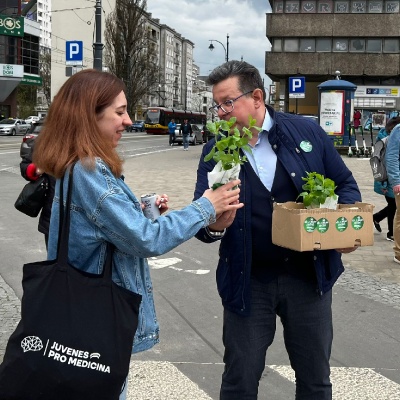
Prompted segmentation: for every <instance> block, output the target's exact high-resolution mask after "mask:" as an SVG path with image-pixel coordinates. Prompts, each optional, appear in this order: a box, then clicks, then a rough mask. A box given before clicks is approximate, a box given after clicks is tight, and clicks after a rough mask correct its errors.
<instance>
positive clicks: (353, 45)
mask: <svg viewBox="0 0 400 400" xmlns="http://www.w3.org/2000/svg"><path fill="white" fill-rule="evenodd" d="M350 52H352V53H357V52H359V53H364V52H365V40H364V39H358V38H357V39H351V40H350Z"/></svg>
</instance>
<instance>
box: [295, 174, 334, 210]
mask: <svg viewBox="0 0 400 400" xmlns="http://www.w3.org/2000/svg"><path fill="white" fill-rule="evenodd" d="M301 179H303V181H305V182H306V183H305V184H304V185H303V186H302V188H303V190H304V192H301V193H300V194H299V195H298V197H297V198H299V197H303V204H304V205H305V207H319V206H320V205H321V204H324V203H325V201H326V199H328V198H332V199H334V200H337V198H338V196H337V195H336V194H335V189H336V186H335V182H334V181H333V180H332V179H329V178H325V177H324V176H323V175H321V174H318V173H316V172H307V176H306V177H302V178H301Z"/></svg>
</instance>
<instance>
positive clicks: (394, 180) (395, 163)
mask: <svg viewBox="0 0 400 400" xmlns="http://www.w3.org/2000/svg"><path fill="white" fill-rule="evenodd" d="M399 157H400V124H398V125H396V126H395V127H394V128H393V129H392V132H391V133H390V135H389V139H388V142H387V145H386V153H385V162H386V170H387V174H388V177H389V183H390V185H391V186H392V187H393V186H397V185H400V168H399Z"/></svg>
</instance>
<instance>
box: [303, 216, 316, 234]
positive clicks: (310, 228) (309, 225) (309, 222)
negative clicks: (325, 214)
mask: <svg viewBox="0 0 400 400" xmlns="http://www.w3.org/2000/svg"><path fill="white" fill-rule="evenodd" d="M316 224H317V220H316V219H315V218H313V217H308V218H306V219H305V221H304V229H305V230H306V232H314V230H315V225H316Z"/></svg>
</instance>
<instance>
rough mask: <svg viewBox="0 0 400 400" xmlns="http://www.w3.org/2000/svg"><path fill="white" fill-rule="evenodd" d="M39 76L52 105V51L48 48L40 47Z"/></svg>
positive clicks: (47, 100)
mask: <svg viewBox="0 0 400 400" xmlns="http://www.w3.org/2000/svg"><path fill="white" fill-rule="evenodd" d="M39 61H40V62H39V66H40V70H39V74H40V76H41V78H42V91H43V94H44V97H45V99H46V102H47V106H50V103H51V50H50V49H49V48H47V47H43V46H41V47H40V60H39Z"/></svg>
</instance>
